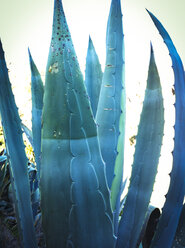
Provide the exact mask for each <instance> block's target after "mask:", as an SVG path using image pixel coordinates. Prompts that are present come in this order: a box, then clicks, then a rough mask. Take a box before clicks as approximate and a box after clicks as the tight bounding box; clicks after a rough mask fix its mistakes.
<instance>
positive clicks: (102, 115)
mask: <svg viewBox="0 0 185 248" xmlns="http://www.w3.org/2000/svg"><path fill="white" fill-rule="evenodd" d="M123 46H124V44H123V26H122V13H121V4H120V0H112V2H111V7H110V13H109V18H108V24H107V37H106V66H105V71H104V74H103V82H102V86H101V91H100V98H99V102H98V110H97V114H96V122H97V125H98V134H99V139H100V146H101V152H102V156H103V159H104V161H105V164H106V176H107V181H108V185H109V188H111V205H112V209H113V211H114V212H115V214H116V213H118V212H119V208H120V206H118V205H117V203H118V202H119V200H120V191H121V186H122V179H123V151H124V136H125V86H124V51H123V49H124V48H123ZM117 216H118V215H117ZM115 221H116V223H117V220H116V218H115Z"/></svg>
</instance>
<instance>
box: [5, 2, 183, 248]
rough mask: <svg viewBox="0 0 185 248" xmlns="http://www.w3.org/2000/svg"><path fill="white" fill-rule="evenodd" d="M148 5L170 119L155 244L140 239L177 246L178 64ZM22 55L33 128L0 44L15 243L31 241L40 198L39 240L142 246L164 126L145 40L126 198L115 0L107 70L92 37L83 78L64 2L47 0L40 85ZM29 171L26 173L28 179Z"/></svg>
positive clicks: (103, 247) (109, 247) (111, 247)
mask: <svg viewBox="0 0 185 248" xmlns="http://www.w3.org/2000/svg"><path fill="white" fill-rule="evenodd" d="M148 13H149V15H150V17H151V18H152V20H153V22H154V24H155V26H156V27H157V29H158V30H159V32H160V34H161V36H162V37H163V39H164V42H165V43H166V45H167V47H168V49H169V52H170V56H171V58H172V62H173V70H174V76H175V93H176V105H175V108H176V124H175V139H174V143H175V145H174V152H173V169H172V172H171V183H170V187H169V191H168V194H167V196H166V202H165V205H164V207H163V209H162V213H161V217H160V218H159V222H158V225H157V228H156V231H155V234H154V237H153V239H152V242H151V244H150V243H149V244H147V246H145V244H144V243H143V247H149V245H150V247H171V246H172V244H173V246H174V247H183V246H184V243H183V242H184V239H182V238H181V236H182V233H181V231H183V230H184V222H182V221H180V222H179V218H180V214H181V210H182V206H183V199H184V195H185V185H184V184H185V181H184V176H185V167H184V165H185V161H184V160H185V155H184V150H183V144H184V139H185V133H184V132H185V130H184V127H183V124H184V122H185V113H184V111H185V109H184V108H185V107H184V106H185V102H184V101H185V96H184V94H185V90H184V83H185V75H184V68H183V65H182V62H181V59H180V57H179V55H178V53H177V51H176V49H175V47H174V45H173V42H172V40H171V38H170V36H169V35H168V33H167V31H166V30H165V29H164V27H163V26H162V24H161V23H160V22H159V21H158V19H157V18H156V17H155V16H154V15H153V14H152V13H151V12H149V11H148ZM29 58H30V67H31V73H32V131H30V130H28V129H27V128H26V127H25V126H24V125H23V124H22V123H21V120H20V117H19V115H18V109H17V107H16V104H15V100H14V96H13V93H12V90H11V85H10V81H9V77H8V70H7V67H6V62H5V57H4V52H3V48H2V45H1V46H0V84H1V87H0V111H1V116H2V125H3V130H4V136H5V142H6V147H7V153H8V159H9V163H10V174H11V184H12V189H13V196H14V203H15V210H16V216H17V222H18V226H19V233H20V239H21V242H22V246H23V247H25V248H27V247H28V248H29V247H30V248H33V247H38V245H37V238H36V234H35V228H34V218H35V216H36V215H37V212H38V207H39V204H40V203H41V213H42V227H43V230H44V236H45V241H46V247H49V248H53V247H56V248H59V247H67V248H73V247H74V248H83V247H84V248H87V247H88V248H94V247H98V248H127V247H128V248H135V247H139V246H140V247H142V243H141V242H142V236H143V230H145V227H146V222H147V220H148V217H147V216H148V215H149V214H148V213H150V212H151V211H150V210H148V208H149V203H150V197H151V194H152V191H153V185H154V182H155V176H156V173H157V166H158V161H159V157H160V150H161V145H162V138H163V129H164V107H163V97H162V88H161V84H160V78H159V74H158V70H157V66H156V63H155V58H154V51H153V47H152V45H151V53H150V62H149V70H148V79H147V87H146V91H145V99H144V102H143V109H142V113H141V116H140V123H139V127H138V134H137V138H136V146H135V155H134V162H133V165H132V174H131V178H130V182H129V188H128V193H127V195H126V198H125V199H124V201H123V202H122V201H121V195H122V193H123V189H124V186H125V182H123V165H124V139H125V113H126V100H125V99H126V89H125V77H124V75H125V58H124V35H123V25H122V12H121V3H120V0H112V2H111V7H110V13H109V18H108V24H107V38H106V65H105V70H104V73H102V71H101V66H100V63H99V60H98V56H97V54H96V51H95V48H94V46H93V43H92V40H91V38H90V39H89V47H88V52H87V59H86V75H85V82H84V80H83V76H82V73H81V71H80V67H79V64H78V60H77V56H76V53H75V50H74V46H73V43H72V38H71V34H70V31H69V28H68V25H67V21H66V17H65V14H64V10H63V6H62V2H61V0H55V1H54V16H53V30H52V38H51V45H50V49H49V56H48V62H47V67H46V76H45V85H44V86H43V83H42V80H41V77H40V74H39V71H38V69H37V67H36V65H35V63H34V61H33V58H32V56H31V52H30V51H29ZM22 128H23V129H24V131H25V132H26V133H27V135H28V137H29V138H30V140H31V143H32V145H33V149H34V153H35V162H36V168H37V173H36V174H37V175H36V174H35V168H32V167H29V168H28V160H27V158H26V155H25V149H24V148H25V147H24V144H23V139H22ZM28 169H29V171H30V172H31V173H32V172H33V174H32V179H31V183H30V182H29V177H28V172H29V171H28ZM2 180H3V179H1V181H0V185H1V183H2ZM38 184H39V189H38ZM31 193H32V198H31ZM31 199H32V202H31ZM120 213H122V214H120ZM181 216H182V218H183V216H184V212H183V211H182V214H181ZM178 222H179V227H178V228H177V226H178ZM176 230H177V233H176ZM179 237H180V238H179ZM180 239H181V241H180V245H179V240H180Z"/></svg>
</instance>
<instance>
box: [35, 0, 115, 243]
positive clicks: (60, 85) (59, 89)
mask: <svg viewBox="0 0 185 248" xmlns="http://www.w3.org/2000/svg"><path fill="white" fill-rule="evenodd" d="M42 121H43V129H42V145H41V150H42V163H41V164H42V166H41V179H40V185H41V187H40V188H41V209H42V219H43V228H44V232H45V237H46V244H47V247H52V248H53V247H55V248H58V247H59V248H60V247H73V244H74V245H76V244H78V243H80V244H82V243H83V242H84V246H82V247H89V246H88V245H87V242H89V240H87V239H88V238H87V237H90V231H91V230H92V229H93V230H94V234H93V236H92V238H91V239H92V246H93V244H97V242H101V240H102V244H101V247H105V246H104V245H103V240H104V239H105V237H107V239H108V240H109V243H110V245H112V246H113V243H114V235H113V225H112V212H111V206H110V196H109V191H108V187H107V183H106V178H105V168H104V163H103V161H102V158H101V154H100V148H99V143H98V139H97V129H96V124H95V122H94V118H93V114H92V111H91V107H90V102H89V98H88V96H87V92H86V89H85V85H84V82H83V76H82V73H81V71H80V68H79V64H78V61H77V57H76V53H75V50H74V47H73V43H72V39H71V35H70V32H69V28H68V26H67V23H66V18H65V15H64V11H63V7H62V3H61V1H60V0H55V5H54V19H53V32H52V40H51V46H50V51H49V57H48V63H47V68H46V82H45V92H44V107H43V120H42ZM82 155H83V156H82ZM82 168H83V169H82ZM78 172H79V173H80V174H79V175H78V174H77V175H76V173H78ZM91 176H92V178H91ZM79 180H81V182H80V181H79ZM96 180H97V183H98V188H97V183H96ZM91 183H92V185H91ZM87 188H90V189H92V191H93V193H92V195H93V199H94V203H93V206H91V203H92V202H91V201H89V196H88V194H87ZM81 194H82V195H81ZM92 195H91V196H92ZM78 198H80V199H82V202H80V204H81V206H83V208H79V207H78V206H75V205H74V204H73V202H76V203H79V202H78V200H77V199H78ZM95 203H96V204H95ZM96 206H98V207H96ZM75 207H76V208H75ZM76 209H77V210H76ZM90 209H91V210H90ZM96 214H97V216H98V217H100V216H102V217H101V218H100V219H99V220H97V219H96V218H93V217H94V216H95V215H96ZM83 215H84V216H88V217H89V218H90V221H89V222H88V221H87V220H84V219H83ZM81 221H82V222H81ZM84 221H85V222H84ZM105 222H106V224H105ZM83 223H86V224H87V226H86V228H85V230H87V233H86V232H85V230H84V231H83V232H81V235H80V236H79V235H78V233H76V234H75V233H74V231H73V230H74V228H76V227H78V226H82V227H84V224H83ZM96 223H99V224H100V227H101V229H100V230H99V228H96V227H97V225H96ZM101 223H104V225H103V224H101ZM73 224H74V227H73ZM76 236H78V238H77V239H76ZM97 239H98V240H97ZM93 242H94V243H93ZM67 245H68V246H67ZM95 246H96V245H95ZM75 247H77V246H75Z"/></svg>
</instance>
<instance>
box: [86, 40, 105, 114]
mask: <svg viewBox="0 0 185 248" xmlns="http://www.w3.org/2000/svg"><path fill="white" fill-rule="evenodd" d="M102 76H103V73H102V70H101V65H100V62H99V59H98V56H97V53H96V51H95V48H94V45H93V42H92V40H91V37H90V36H89V46H88V50H87V57H86V70H85V85H86V88H87V93H88V95H89V98H90V102H91V107H92V112H93V115H94V117H95V116H96V111H97V107H98V101H99V95H100V88H101V84H102Z"/></svg>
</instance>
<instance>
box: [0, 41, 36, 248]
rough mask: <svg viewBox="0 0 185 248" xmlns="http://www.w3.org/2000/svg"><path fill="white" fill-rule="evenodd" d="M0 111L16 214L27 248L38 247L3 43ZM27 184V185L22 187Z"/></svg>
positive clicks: (25, 162) (19, 130) (0, 70)
mask: <svg viewBox="0 0 185 248" xmlns="http://www.w3.org/2000/svg"><path fill="white" fill-rule="evenodd" d="M0 84H1V86H0V112H1V118H2V125H3V131H4V135H5V140H6V147H7V153H8V155H9V162H10V172H11V173H10V174H11V177H12V183H13V187H14V191H15V192H14V193H15V199H16V200H15V206H16V216H17V220H18V224H19V229H20V234H21V238H22V243H23V246H24V247H26V248H27V247H30V248H33V247H37V242H36V237H35V230H34V225H33V216H32V209H31V200H30V197H31V196H30V187H29V179H28V172H27V163H28V161H27V157H26V154H25V146H24V143H23V139H22V130H21V121H20V118H19V115H18V110H17V107H16V104H15V99H14V96H13V93H12V89H11V85H10V81H9V77H8V69H7V67H6V62H5V58H4V52H3V49H2V44H1V43H0ZM23 186H24V187H23Z"/></svg>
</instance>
